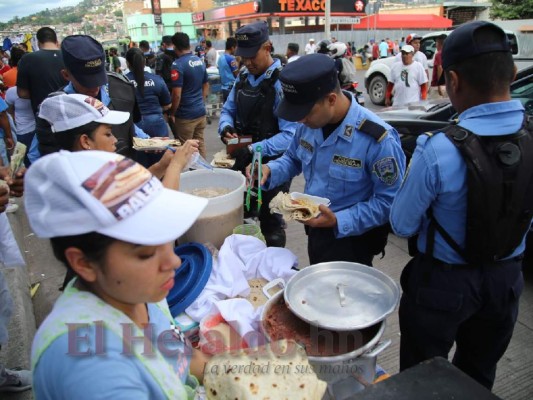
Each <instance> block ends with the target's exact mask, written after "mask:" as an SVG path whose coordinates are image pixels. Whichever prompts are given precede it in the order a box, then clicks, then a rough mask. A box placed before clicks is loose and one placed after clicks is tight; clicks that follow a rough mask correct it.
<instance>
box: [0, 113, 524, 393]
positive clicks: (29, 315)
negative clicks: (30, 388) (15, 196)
mask: <svg viewBox="0 0 533 400" xmlns="http://www.w3.org/2000/svg"><path fill="white" fill-rule="evenodd" d="M217 124H218V118H212V124H211V125H207V129H206V132H205V139H206V148H207V152H208V160H211V158H212V155H213V154H214V153H215V152H217V151H219V150H220V149H222V147H223V144H222V142H221V141H220V139H219V138H218V135H217V133H216V132H217ZM303 184H304V182H303V177H302V176H299V177H297V178H295V179H294V180H293V183H292V187H291V190H293V191H298V192H303ZM18 204H19V206H21V207H20V208H19V210H18V211H17V212H16V213H15V214H10V215H9V219H10V221H11V225H12V228H13V230H14V232H15V235H16V237H17V240H18V242H19V245H20V247H21V252H22V253H23V255H24V256H25V258H26V261H27V264H28V266H27V268H26V269H24V268H18V269H14V270H8V271H7V272H6V278H7V280H8V283H9V287H10V289H11V292H12V296H13V299H14V301H15V311H14V313H13V317H12V319H11V324H10V327H9V328H10V338H11V339H10V343H9V345H8V346H6V347H5V348H2V351H1V352H0V355H1V357H0V360H2V361H3V362H5V363H6V365H7V366H10V367H15V366H21V367H25V368H28V367H29V355H30V349H31V339H32V337H33V335H34V333H35V326H36V325H37V326H38V325H39V324H40V323H41V322H42V320H43V319H44V318H45V317H46V315H47V314H48V313H49V311H50V309H51V308H52V305H53V303H54V301H55V300H56V298H57V297H58V296H59V293H60V292H59V290H58V289H59V287H60V285H61V284H62V282H63V277H64V274H65V268H64V267H63V266H62V265H61V264H59V262H58V261H57V260H56V259H55V258H54V256H53V254H52V250H51V248H50V245H49V242H48V240H41V239H38V238H36V237H35V235H33V234H32V232H31V229H30V228H29V226H28V223H27V219H26V217H25V215H24V208H23V207H22V202H21V201H18ZM287 248H289V249H290V250H292V251H293V252H294V253H295V254H296V255H297V256H298V259H299V265H300V267H305V266H307V265H309V260H308V257H307V238H306V236H305V233H304V230H303V226H302V225H301V224H299V223H297V222H290V223H289V224H288V228H287ZM409 258H410V257H409V256H408V254H407V243H406V241H405V240H404V239H401V238H398V237H395V236H393V235H390V236H389V243H388V245H387V248H386V254H385V257H384V258H383V259H381V260H380V259H378V258H375V259H374V266H375V267H376V268H378V269H379V270H381V271H383V272H385V273H386V274H388V275H389V276H391V277H392V278H393V279H394V280H396V281H397V282H398V281H399V277H400V273H401V271H402V269H403V267H404V265H405V264H406V263H407V261H408V260H409ZM527 268H529V269H530V270H533V266H527ZM526 279H527V280H526V284H525V287H524V292H523V294H522V298H521V308H520V314H519V317H518V322H517V324H516V327H515V332H514V336H513V339H512V341H511V344H510V346H509V348H508V349H507V352H506V353H505V355H504V357H503V358H502V359H501V360H500V363H499V364H498V372H497V377H496V384H495V386H494V390H493V392H494V393H495V394H496V395H498V396H500V397H501V398H502V399H506V400H530V399H533V272H532V273H529V276H528V277H527V278H526ZM36 283H39V284H40V286H39V289H38V290H37V292H36V294H35V296H34V297H33V299H32V298H31V297H30V284H36ZM389 338H390V339H391V340H392V344H391V346H390V347H389V348H388V349H386V350H385V351H383V352H382V353H381V354H380V355H379V357H378V363H379V364H380V365H381V366H382V367H383V368H384V369H385V370H386V371H387V372H388V373H390V374H395V373H397V372H398V362H399V360H398V357H399V342H400V338H399V326H398V314H397V312H396V313H394V314H392V315H391V316H390V317H389V318H388V319H387V329H386V331H385V334H384V336H383V340H386V339H389ZM1 399H2V400H4V399H5V400H15V399H16V400H29V399H32V395H31V392H24V393H18V394H2V396H1Z"/></svg>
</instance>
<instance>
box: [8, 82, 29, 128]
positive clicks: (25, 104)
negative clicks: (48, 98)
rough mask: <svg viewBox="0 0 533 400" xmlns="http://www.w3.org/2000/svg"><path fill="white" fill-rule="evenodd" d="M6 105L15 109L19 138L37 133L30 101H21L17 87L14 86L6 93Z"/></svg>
mask: <svg viewBox="0 0 533 400" xmlns="http://www.w3.org/2000/svg"><path fill="white" fill-rule="evenodd" d="M6 103H7V104H8V105H10V106H13V108H14V109H15V126H16V129H17V130H16V132H15V133H16V134H17V135H18V136H20V135H25V134H27V133H31V132H33V131H35V116H34V114H33V110H32V108H31V101H30V99H21V98H20V97H19V96H18V95H17V87H16V86H13V87H11V88H9V89H8V90H7V92H6Z"/></svg>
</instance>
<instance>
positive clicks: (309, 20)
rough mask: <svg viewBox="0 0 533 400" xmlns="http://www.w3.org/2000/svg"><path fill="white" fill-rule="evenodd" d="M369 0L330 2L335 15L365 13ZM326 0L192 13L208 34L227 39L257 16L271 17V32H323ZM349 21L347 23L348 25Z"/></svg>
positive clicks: (271, 0)
mask: <svg viewBox="0 0 533 400" xmlns="http://www.w3.org/2000/svg"><path fill="white" fill-rule="evenodd" d="M366 3H367V0H336V1H335V2H331V16H332V17H348V18H350V17H352V18H354V19H355V18H356V17H360V16H364V15H365V13H364V10H365V7H366ZM325 6H326V2H325V0H262V1H250V2H246V3H241V4H236V5H232V6H227V7H222V8H215V9H212V10H206V11H202V12H196V13H192V20H193V24H194V25H195V27H196V28H197V30H198V31H203V33H205V35H206V36H208V37H216V38H217V39H225V38H226V37H228V36H232V35H233V34H234V32H235V31H236V30H237V29H238V28H239V27H240V26H241V25H245V24H248V23H250V22H254V21H256V20H266V21H268V24H269V27H270V31H271V33H272V34H274V33H276V34H284V33H286V31H288V30H290V31H291V32H294V33H300V32H323V31H324V14H325ZM349 27H350V24H349V23H347V24H346V28H347V29H349Z"/></svg>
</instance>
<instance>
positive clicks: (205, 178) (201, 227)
mask: <svg viewBox="0 0 533 400" xmlns="http://www.w3.org/2000/svg"><path fill="white" fill-rule="evenodd" d="M213 188H223V189H229V190H230V192H229V193H227V194H224V195H221V196H217V197H211V198H208V199H207V200H208V203H207V207H206V208H205V209H204V211H203V212H202V214H200V217H199V218H198V219H197V220H196V222H195V223H194V224H193V226H192V227H191V228H190V229H189V230H188V231H187V232H186V233H185V234H184V235H183V236H181V237H180V238H179V242H180V243H187V242H199V243H205V242H210V243H212V244H213V245H214V246H215V247H216V248H218V249H220V247H221V246H222V244H223V243H224V240H225V239H226V237H228V236H230V235H231V234H232V233H233V229H234V228H235V227H236V226H238V225H241V224H242V222H243V219H244V207H243V193H244V191H245V188H246V179H245V177H244V175H243V174H241V173H240V172H236V171H231V170H227V169H220V168H215V169H214V170H213V171H208V170H196V171H189V172H184V173H183V174H181V179H180V190H181V191H182V192H187V193H191V192H192V191H193V190H194V189H213Z"/></svg>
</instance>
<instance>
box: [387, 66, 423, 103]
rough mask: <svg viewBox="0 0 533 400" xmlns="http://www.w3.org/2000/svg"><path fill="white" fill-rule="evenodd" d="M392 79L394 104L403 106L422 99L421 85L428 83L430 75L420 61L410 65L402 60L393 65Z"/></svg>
mask: <svg viewBox="0 0 533 400" xmlns="http://www.w3.org/2000/svg"><path fill="white" fill-rule="evenodd" d="M390 81H391V82H392V83H393V84H394V89H393V92H392V93H393V96H394V97H393V99H392V105H393V106H403V105H405V104H407V103H412V102H415V101H420V85H422V84H423V83H427V81H428V77H427V75H426V71H425V70H424V67H423V66H422V64H420V63H419V62H418V61H413V63H411V64H409V65H404V64H403V63H402V62H401V61H400V62H396V63H394V65H393V66H392V69H391V80H390Z"/></svg>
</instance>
